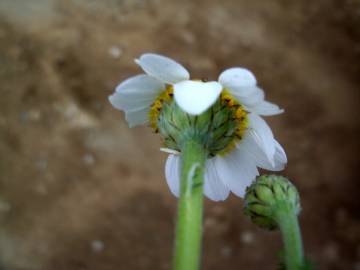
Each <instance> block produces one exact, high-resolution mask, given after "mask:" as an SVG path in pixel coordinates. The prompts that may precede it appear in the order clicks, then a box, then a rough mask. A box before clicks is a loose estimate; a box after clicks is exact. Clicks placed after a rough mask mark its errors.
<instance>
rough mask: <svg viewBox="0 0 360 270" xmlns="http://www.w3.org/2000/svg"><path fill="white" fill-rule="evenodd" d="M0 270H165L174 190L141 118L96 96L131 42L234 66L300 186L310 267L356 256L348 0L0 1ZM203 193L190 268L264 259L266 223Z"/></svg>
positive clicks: (274, 237)
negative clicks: (132, 118) (264, 112)
mask: <svg viewBox="0 0 360 270" xmlns="http://www.w3.org/2000/svg"><path fill="white" fill-rule="evenodd" d="M0 14H1V15H0V94H1V96H0V224H1V225H0V269H4V270H32V269H34V270H35V269H36V270H37V269H39V270H40V269H44V270H65V269H66V270H99V269H101V270H115V269H127V270H131V269H169V268H170V265H171V254H172V246H173V237H174V217H175V214H176V199H175V198H174V197H173V196H172V195H171V194H170V192H169V190H168V187H167V185H166V182H165V179H164V172H163V171H164V160H165V158H166V155H165V154H164V153H161V152H159V147H160V140H159V138H158V136H157V135H156V134H153V133H152V131H151V129H150V128H148V127H141V128H134V129H129V128H128V127H127V124H126V122H125V120H124V116H123V114H122V113H121V112H119V111H116V110H114V109H113V108H112V107H111V106H110V104H109V102H108V101H107V96H108V95H109V94H111V93H112V91H113V89H114V87H115V86H116V84H117V83H118V82H120V81H121V80H123V79H125V78H127V77H129V76H131V75H134V74H138V73H140V72H141V70H140V69H139V68H138V67H137V66H136V65H135V64H134V62H133V59H134V58H135V57H138V56H139V55H140V54H141V53H144V52H158V53H162V54H165V55H168V56H170V57H173V58H175V59H177V60H178V61H180V62H181V63H183V64H184V65H185V66H186V67H187V68H188V69H189V70H191V72H192V74H193V77H195V78H196V77H201V78H203V77H208V78H209V79H216V78H217V76H218V74H219V73H220V72H221V71H222V70H223V69H225V68H228V67H232V66H244V67H247V68H249V69H251V70H252V71H254V73H255V74H256V75H257V77H258V81H259V84H260V85H261V87H263V88H264V89H265V90H266V94H267V97H268V99H269V100H270V101H273V102H276V103H278V104H280V105H281V106H282V107H284V108H285V110H286V113H285V114H283V115H281V116H278V117H270V118H268V121H269V122H270V124H271V126H272V128H273V131H274V133H275V135H276V137H277V138H278V139H279V141H280V142H281V143H282V145H283V146H284V148H285V149H286V152H287V154H288V158H289V163H288V166H287V169H286V170H285V171H284V172H283V175H286V176H288V177H289V178H290V179H292V180H293V182H294V183H295V184H296V186H297V187H298V188H299V190H300V193H301V197H302V206H303V211H302V213H301V226H302V230H303V236H304V243H305V247H306V253H307V255H308V256H309V257H310V258H312V259H313V261H314V262H315V265H316V266H317V269H327V270H331V269H344V270H345V269H346V270H359V269H360V211H359V202H360V201H359V197H358V196H359V194H360V193H358V192H360V189H359V183H358V181H359V179H358V178H359V176H358V173H359V165H360V164H359V160H360V158H359V152H360V151H359V150H360V142H359V135H360V132H359V131H360V127H359V122H360V114H359V113H360V108H359V104H360V103H359V96H360V94H359V86H360V76H359V74H360V2H359V1H356V0H353V1H351V0H318V1H306V0H299V1H295V0H294V1H290V0H274V1H264V0H224V1H215V0H199V1H190V0H188V1H167V0H136V1H130V0H107V1H90V0H89V1H79V0H73V1H68V0H66V1H60V0H59V1H55V0H53V1H50V0H49V1H46V0H37V1H35V0H32V1H29V0H28V1H26V0H22V1H20V0H3V1H1V2H0ZM242 207H243V203H242V201H241V200H240V199H239V198H237V197H235V196H231V198H229V199H228V200H226V201H225V202H222V203H214V202H210V201H208V200H206V202H205V208H206V212H205V230H204V256H203V269H207V270H212V269H213V270H215V269H228V270H232V269H233V270H235V269H236V270H237V269H265V270H266V269H269V270H270V269H276V264H277V254H276V250H279V249H280V247H281V241H280V236H279V234H278V232H266V231H262V230H260V229H258V228H257V227H255V225H253V224H252V223H251V222H250V221H249V219H248V218H247V217H245V216H244V215H243V212H242V211H243V210H242Z"/></svg>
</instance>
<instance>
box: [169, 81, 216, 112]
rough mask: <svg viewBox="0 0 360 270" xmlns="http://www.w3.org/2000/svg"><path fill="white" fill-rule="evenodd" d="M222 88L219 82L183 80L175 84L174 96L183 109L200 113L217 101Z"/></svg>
mask: <svg viewBox="0 0 360 270" xmlns="http://www.w3.org/2000/svg"><path fill="white" fill-rule="evenodd" d="M221 90H222V86H221V85H220V84H219V83H217V82H199V81H183V82H180V83H177V84H175V85H174V97H175V101H176V103H177V104H178V105H179V106H180V108H181V109H182V110H184V111H185V112H187V113H189V114H192V115H198V114H201V113H203V112H205V111H206V110H207V109H208V108H209V107H211V105H213V104H214V103H215V101H216V100H217V98H218V97H219V95H220V93H221Z"/></svg>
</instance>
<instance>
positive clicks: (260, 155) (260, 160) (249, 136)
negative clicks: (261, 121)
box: [237, 132, 287, 171]
mask: <svg viewBox="0 0 360 270" xmlns="http://www.w3.org/2000/svg"><path fill="white" fill-rule="evenodd" d="M274 144H275V154H274V157H273V163H271V160H269V158H268V157H267V155H266V154H265V152H264V151H263V149H262V148H261V147H260V146H259V144H258V143H257V142H256V137H255V136H253V133H252V132H247V133H246V134H245V136H244V138H243V140H242V141H241V142H240V143H239V144H238V145H237V148H238V149H240V150H241V151H245V152H247V154H248V155H249V157H251V158H252V159H253V160H254V162H255V164H256V166H258V167H260V168H263V169H266V170H269V171H281V170H283V169H284V168H285V165H286V163H287V158H286V154H285V151H284V149H283V148H282V147H281V145H280V144H279V143H278V142H277V141H276V140H275V139H274Z"/></svg>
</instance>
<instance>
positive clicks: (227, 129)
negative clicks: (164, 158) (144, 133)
mask: <svg viewBox="0 0 360 270" xmlns="http://www.w3.org/2000/svg"><path fill="white" fill-rule="evenodd" d="M239 106H240V105H236V106H228V105H227V104H224V102H223V101H222V100H220V99H219V100H217V101H216V103H215V104H214V105H213V106H212V107H210V108H209V109H208V110H207V111H206V112H204V113H202V114H201V115H190V114H188V113H186V112H184V111H183V110H182V109H181V108H180V107H179V106H178V105H177V104H176V102H174V101H171V102H167V103H164V104H163V107H162V110H161V113H160V115H159V119H158V123H157V126H158V130H159V132H160V134H161V135H162V136H163V139H164V144H165V147H167V148H169V149H173V150H176V151H179V152H180V151H181V149H182V145H183V143H184V142H186V141H188V140H190V139H191V140H196V141H198V142H199V143H200V144H201V145H203V147H204V149H205V150H206V151H207V153H208V155H209V157H213V156H215V155H216V154H221V153H225V152H226V151H227V150H231V148H232V144H234V146H235V142H237V141H239V140H241V136H240V135H239V134H240V132H239V128H241V127H242V126H243V125H244V124H243V122H245V121H246V117H243V119H239V118H237V117H236V114H237V112H238V111H239V108H240V107H239ZM240 109H241V108H240ZM241 121H243V122H241Z"/></svg>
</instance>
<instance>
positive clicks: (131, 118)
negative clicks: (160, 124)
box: [125, 107, 149, 128]
mask: <svg viewBox="0 0 360 270" xmlns="http://www.w3.org/2000/svg"><path fill="white" fill-rule="evenodd" d="M125 119H126V121H127V122H128V124H129V127H130V128H132V127H135V126H138V125H143V124H146V123H147V122H148V119H149V107H145V108H143V109H140V110H136V111H129V112H126V113H125Z"/></svg>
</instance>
